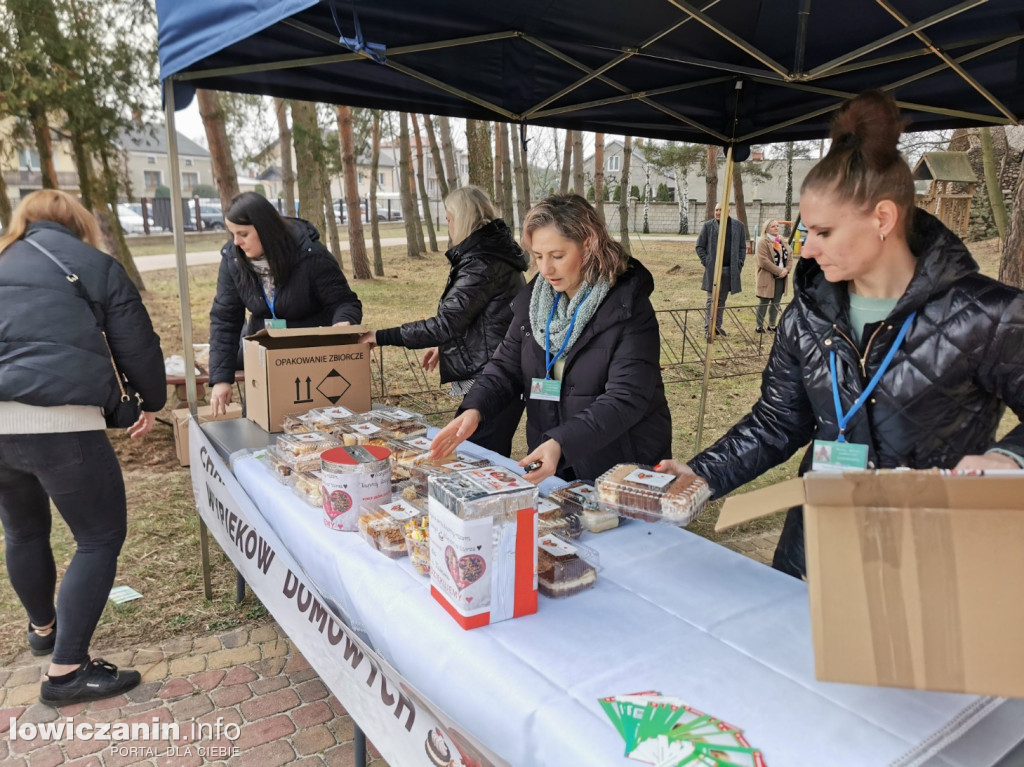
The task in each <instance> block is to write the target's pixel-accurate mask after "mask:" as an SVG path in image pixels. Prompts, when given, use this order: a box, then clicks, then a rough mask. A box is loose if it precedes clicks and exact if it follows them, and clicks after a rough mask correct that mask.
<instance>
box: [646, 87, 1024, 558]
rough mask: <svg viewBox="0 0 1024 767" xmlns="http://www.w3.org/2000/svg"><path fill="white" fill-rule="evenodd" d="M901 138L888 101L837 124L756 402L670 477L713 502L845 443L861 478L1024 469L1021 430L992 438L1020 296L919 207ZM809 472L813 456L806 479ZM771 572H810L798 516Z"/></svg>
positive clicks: (811, 197)
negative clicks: (703, 484)
mask: <svg viewBox="0 0 1024 767" xmlns="http://www.w3.org/2000/svg"><path fill="white" fill-rule="evenodd" d="M901 128H902V122H901V121H900V118H899V112H898V109H897V107H896V104H895V102H894V101H893V99H892V97H891V96H888V95H883V94H880V93H877V92H869V93H865V94H862V95H861V96H859V97H857V98H856V99H854V100H853V101H851V102H850V103H849V104H847V106H846V107H845V108H844V110H843V111H841V112H840V113H839V114H838V115H837V117H836V121H835V123H834V125H833V128H832V148H831V149H830V150H829V154H828V156H827V157H826V158H825V159H824V160H823V161H822V162H821V163H819V164H818V165H817V166H816V167H815V168H814V169H813V170H812V171H811V173H810V174H808V176H807V179H806V180H805V181H804V185H803V190H802V192H801V199H800V214H801V218H802V220H803V222H804V223H805V224H806V225H807V228H808V239H807V242H806V244H805V245H804V247H803V249H802V250H801V253H800V255H801V258H802V259H803V260H802V261H801V263H800V264H799V265H798V266H797V269H796V275H795V297H794V300H793V303H792V304H791V305H790V307H789V309H788V310H787V311H786V312H785V314H784V315H783V318H782V322H781V324H780V325H779V329H778V335H777V337H776V341H775V346H774V348H773V349H772V353H771V356H770V358H769V361H768V366H767V368H766V369H765V372H764V378H763V382H762V385H761V398H760V399H759V400H758V402H757V403H756V404H755V405H754V409H753V410H752V412H751V413H750V414H749V415H748V416H746V417H745V418H743V419H742V420H741V421H740V422H739V423H737V424H736V425H735V426H733V427H732V429H730V430H729V432H728V433H727V434H726V435H725V436H724V437H723V438H722V439H720V440H719V441H718V442H716V443H715V444H714V445H712V446H711V447H710V448H708V449H707V450H705V451H704V452H702V453H701V454H700V455H698V456H696V457H695V458H693V459H692V460H691V461H689V466H688V467H687V466H683V465H680V464H677V463H675V462H665V464H664V465H663V467H664V468H666V469H671V470H675V471H677V472H679V473H684V472H687V471H691V470H692V471H693V472H695V473H697V474H698V475H700V476H702V477H704V478H705V479H707V481H708V482H709V483H710V485H711V487H712V488H713V489H714V492H715V497H718V496H722V495H725V494H726V493H728V492H731V491H732V490H734V489H735V488H737V487H739V486H740V485H743V484H744V483H746V482H749V481H750V480H752V479H754V478H755V477H757V476H758V475H760V474H762V473H763V472H765V471H767V470H768V469H770V468H772V467H773V466H776V465H777V464H779V463H782V462H783V461H785V460H786V459H788V458H789V457H790V456H791V455H793V454H794V453H795V452H796V451H797V450H799V449H800V448H802V447H804V446H805V445H807V443H808V442H810V441H811V440H825V441H832V440H839V439H840V434H842V435H843V436H842V439H843V440H845V441H847V442H850V443H856V444H861V445H866V446H867V468H881V469H889V468H895V467H908V468H912V469H927V468H931V467H939V468H944V469H954V468H955V469H990V468H991V469H1016V468H1020V467H1021V465H1022V464H1024V460H1022V458H1024V425H1021V424H1018V425H1017V426H1016V427H1015V428H1014V429H1012V430H1011V431H1010V432H1009V433H1008V434H1007V435H1006V436H1005V437H1003V438H1002V439H1001V440H998V441H997V440H996V429H997V427H998V425H999V420H1000V418H1001V416H1002V414H1003V411H1004V409H1005V407H1006V405H1009V406H1010V407H1011V408H1012V409H1013V411H1014V412H1015V413H1016V414H1017V415H1018V416H1021V415H1024V353H1022V352H1024V295H1022V294H1021V292H1020V291H1018V290H1016V289H1014V288H1011V287H1008V286H1006V285H1003V284H1001V283H999V282H996V281H995V280H993V279H990V278H988V277H984V276H982V275H981V274H979V272H978V265H977V264H976V263H975V261H974V259H973V258H971V255H970V253H968V251H967V249H966V248H965V247H964V245H963V243H962V242H961V241H960V240H959V239H958V238H957V237H956V235H954V234H953V233H952V232H950V231H949V230H948V229H947V228H946V227H945V226H943V225H942V224H941V223H940V222H939V221H938V220H936V219H935V218H933V217H932V216H930V215H928V214H927V213H925V212H924V211H921V210H918V209H916V208H915V206H914V186H913V181H912V179H911V175H910V169H909V168H908V167H907V164H906V162H905V161H904V160H903V159H902V157H901V156H900V155H899V153H898V152H897V150H896V142H897V140H898V138H899V133H900V130H901ZM905 325H906V327H907V332H906V335H905V337H904V338H903V340H902V342H901V343H898V337H899V334H900V332H901V329H902V328H903V327H904V326H905ZM893 347H896V350H895V354H894V356H893V357H892V360H891V363H890V364H889V365H888V367H885V362H884V360H885V357H886V355H887V353H888V352H889V351H890V350H892V349H893ZM833 357H834V361H835V367H836V376H835V379H834V378H833V375H832V373H831V372H830V367H831V364H832V358H833ZM880 369H882V370H883V375H882V376H881V378H880V379H879V383H878V385H877V388H875V389H874V390H873V391H870V392H866V389H867V387H868V386H869V382H870V381H871V379H872V378H873V377H874V376H875V374H876V373H877V372H878V371H879V370H880ZM836 392H837V394H836ZM835 396H838V398H839V400H840V403H841V408H842V410H843V416H842V417H840V416H839V415H838V414H837V412H836V405H835V399H834V397H835ZM858 402H860V403H861V404H858ZM850 411H853V414H852V417H850V418H849V420H848V422H847V423H846V426H845V429H841V428H840V421H841V420H843V421H845V420H846V417H847V416H848V415H849V414H850ZM811 463H812V459H811V451H810V450H809V451H808V452H807V454H806V455H805V456H804V460H803V462H802V464H801V473H802V472H803V471H806V470H808V469H809V468H810V466H811ZM773 564H774V566H775V567H776V568H777V569H779V570H782V571H784V572H787V573H790V574H792V575H796V576H800V575H804V574H805V572H806V570H805V561H804V540H803V514H802V510H801V509H800V508H795V509H792V510H791V511H790V512H789V515H788V517H787V519H786V524H785V527H784V529H783V532H782V537H781V539H780V540H779V546H778V549H777V550H776V552H775V561H774V563H773Z"/></svg>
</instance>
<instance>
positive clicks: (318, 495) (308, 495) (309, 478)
mask: <svg viewBox="0 0 1024 767" xmlns="http://www.w3.org/2000/svg"><path fill="white" fill-rule="evenodd" d="M322 487H323V485H322V483H321V480H320V472H319V471H297V472H294V473H293V474H292V492H293V493H295V495H297V496H298V497H299V498H301V499H302V500H303V501H305V502H306V503H308V504H309V505H310V506H316V507H317V508H320V507H321V506H323V491H322V489H321V488H322Z"/></svg>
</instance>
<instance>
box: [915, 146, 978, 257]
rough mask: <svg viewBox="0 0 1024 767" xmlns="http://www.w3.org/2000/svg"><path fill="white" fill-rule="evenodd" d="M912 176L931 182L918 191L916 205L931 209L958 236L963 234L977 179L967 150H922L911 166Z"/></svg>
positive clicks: (929, 210) (965, 233) (968, 217)
mask: <svg viewBox="0 0 1024 767" xmlns="http://www.w3.org/2000/svg"><path fill="white" fill-rule="evenodd" d="M914 179H915V180H918V181H930V182H931V183H930V185H929V187H928V191H927V192H925V193H924V194H921V193H918V194H917V196H916V197H917V207H919V208H923V209H924V210H926V211H928V212H929V213H931V214H932V215H933V216H935V217H936V218H938V219H939V220H940V221H942V223H944V224H945V225H946V226H948V227H949V228H950V229H951V230H953V231H954V232H956V234H957V235H958V236H959V237H961V238H962V237H966V236H967V224H968V222H969V221H970V219H971V198H972V197H974V185H975V184H977V183H978V177H977V176H976V175H975V173H974V169H973V168H971V163H970V161H969V160H968V159H967V152H925V154H924V155H923V156H922V157H921V159H920V160H918V162H917V166H916V167H915V168H914Z"/></svg>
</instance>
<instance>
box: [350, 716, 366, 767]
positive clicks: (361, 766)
mask: <svg viewBox="0 0 1024 767" xmlns="http://www.w3.org/2000/svg"><path fill="white" fill-rule="evenodd" d="M355 728H356V729H355V735H354V737H353V739H352V764H354V765H355V767H366V733H365V732H363V731H362V730H361V729H359V725H358V724H357V725H355Z"/></svg>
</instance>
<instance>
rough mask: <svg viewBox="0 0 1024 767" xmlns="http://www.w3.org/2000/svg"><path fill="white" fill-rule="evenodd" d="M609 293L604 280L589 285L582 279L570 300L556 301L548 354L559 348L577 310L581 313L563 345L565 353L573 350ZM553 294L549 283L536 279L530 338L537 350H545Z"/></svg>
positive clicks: (539, 278)
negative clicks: (545, 336)
mask: <svg viewBox="0 0 1024 767" xmlns="http://www.w3.org/2000/svg"><path fill="white" fill-rule="evenodd" d="M609 290H611V285H609V284H608V281H607V280H598V282H596V283H594V284H591V283H589V282H587V281H586V280H584V281H583V282H582V283H581V284H580V288H579V290H577V291H576V295H575V296H573V298H572V300H571V301H562V300H559V301H558V307H557V308H556V309H555V316H554V317H552V318H551V353H552V354H554V353H555V352H557V351H558V350H559V349H560V348H561V347H562V342H563V341H564V340H565V334H566V333H568V332H569V324H570V323H571V322H572V315H573V312H575V311H576V309H577V307H579V310H580V313H579V315H577V317H576V324H575V325H574V326H573V329H572V335H571V336H570V337H569V343H567V344H566V346H565V350H566V352H568V351H569V349H571V348H572V345H573V344H574V343H576V341H577V339H578V338H579V337H580V333H582V332H583V329H584V328H585V327H586V326H587V323H588V322H590V320H592V319H593V317H594V314H595V313H596V312H597V308H598V307H599V306H600V305H601V302H602V301H604V299H605V297H606V296H607V295H608V291H609ZM556 295H560V294H558V293H556V292H555V289H554V288H553V287H551V284H550V283H549V282H548V281H547V280H545V279H544V278H543V277H540V276H538V277H537V280H536V282H534V283H533V294H532V295H531V296H530V327H532V328H533V337H534V339H536V341H537V343H538V344H540V347H541V348H542V349H543V348H544V334H545V332H546V330H547V324H548V317H549V316H551V307H552V306H553V305H554V303H555V296H556Z"/></svg>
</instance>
